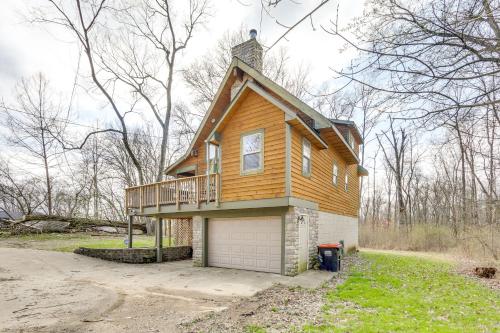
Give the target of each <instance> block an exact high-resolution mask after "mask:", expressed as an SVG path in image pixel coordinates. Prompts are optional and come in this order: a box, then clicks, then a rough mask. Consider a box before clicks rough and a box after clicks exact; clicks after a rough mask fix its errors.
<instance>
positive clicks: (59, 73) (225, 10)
mask: <svg viewBox="0 0 500 333" xmlns="http://www.w3.org/2000/svg"><path fill="white" fill-rule="evenodd" d="M179 1H180V0H179ZM41 3H42V4H43V3H44V1H43V0H25V1H18V0H2V1H1V2H0V94H1V96H2V97H3V98H8V95H9V94H10V93H11V92H12V88H13V86H14V84H15V82H16V81H18V80H19V79H20V78H21V77H23V76H30V75H32V74H34V73H36V72H38V71H42V72H43V73H44V74H45V75H46V76H47V77H48V78H49V79H50V81H51V83H52V84H53V86H54V87H55V88H56V90H60V91H63V92H66V93H67V92H68V89H70V87H71V85H72V82H73V80H74V72H75V68H76V66H77V59H78V48H77V45H76V43H74V41H73V40H72V39H71V36H68V35H65V34H63V33H62V31H61V30H60V29H55V28H53V27H49V26H42V25H39V24H32V23H30V22H29V21H28V20H29V17H30V10H31V9H32V8H33V7H34V6H38V5H40V4H41ZM297 3H298V4H294V3H293V2H291V1H289V2H286V5H280V6H278V7H277V9H276V10H273V12H272V15H273V16H274V17H275V18H276V19H277V20H279V21H280V22H281V23H283V24H287V25H291V24H293V23H295V22H296V21H297V20H298V19H299V18H301V17H302V16H303V15H304V13H305V12H306V11H307V10H310V9H312V8H314V7H316V6H317V5H318V3H319V1H318V0H303V1H301V2H297ZM174 4H175V1H174ZM362 4H363V1H340V2H338V1H335V0H330V1H329V2H328V3H327V4H326V5H324V6H323V7H322V8H321V9H320V10H319V11H318V12H317V13H316V14H315V15H314V20H313V22H314V27H313V26H312V25H311V23H310V22H309V21H305V22H304V23H302V24H301V25H300V26H299V27H298V28H297V29H295V30H293V31H292V33H290V34H289V35H288V36H287V40H282V41H281V42H280V43H279V44H278V45H277V46H276V47H278V46H286V47H287V48H288V49H289V50H290V56H291V61H293V62H294V63H296V64H298V63H304V64H309V65H310V69H311V73H310V75H311V78H312V83H313V85H317V86H319V85H320V84H321V83H322V82H324V81H325V80H327V79H328V78H329V77H330V75H331V72H330V71H329V67H330V66H335V67H340V66H342V64H345V63H346V61H349V55H348V54H347V55H346V54H340V53H339V49H340V48H341V47H342V44H341V42H340V41H339V40H338V39H335V38H332V37H331V36H329V35H327V34H326V33H325V32H323V31H322V29H321V25H324V26H329V20H334V19H335V18H336V16H337V15H336V13H337V6H339V20H340V22H341V23H342V24H344V25H345V24H347V23H349V21H350V19H352V17H353V16H355V15H360V14H361V11H362ZM210 11H211V13H212V14H213V15H212V17H211V18H210V19H209V21H208V23H207V25H206V27H204V28H201V29H200V30H199V31H198V32H197V33H196V35H195V36H194V39H193V40H192V42H191V44H190V45H189V48H188V51H187V52H186V53H185V54H184V59H183V62H182V65H183V66H185V65H187V64H188V63H189V62H190V61H191V60H193V59H195V58H196V57H199V56H201V55H203V54H204V53H206V52H207V51H208V50H210V49H211V48H213V47H214V44H215V42H216V41H217V39H219V38H220V37H221V36H222V35H223V34H224V32H226V31H231V30H238V29H239V28H240V27H241V26H242V25H243V26H247V27H249V28H256V29H258V30H259V39H260V40H261V41H262V42H263V43H264V44H267V45H270V44H271V43H272V42H274V41H275V40H276V39H277V38H278V37H279V36H280V35H281V34H282V33H283V31H284V28H282V27H280V26H279V25H277V24H276V23H275V22H274V19H273V18H270V17H269V16H267V15H265V14H264V16H263V20H262V22H261V7H260V1H259V0H239V1H233V0H226V1H220V0H218V1H212V2H211V10H210ZM177 82H178V83H179V84H180V83H181V82H179V81H177Z"/></svg>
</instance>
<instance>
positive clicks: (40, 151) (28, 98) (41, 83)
mask: <svg viewBox="0 0 500 333" xmlns="http://www.w3.org/2000/svg"><path fill="white" fill-rule="evenodd" d="M3 109H4V110H5V112H6V114H7V125H8V127H9V130H10V135H9V136H8V137H7V139H8V141H9V143H10V144H12V145H13V146H15V147H19V148H21V149H22V151H23V152H24V153H26V154H27V155H28V156H29V157H30V158H34V159H35V160H30V162H28V163H33V164H35V165H37V164H38V165H41V166H42V168H43V170H44V182H45V192H46V198H47V211H48V213H49V215H50V214H52V208H53V196H52V181H53V180H52V176H51V169H52V166H53V165H52V163H53V162H55V158H56V157H57V156H58V154H60V149H59V148H60V147H59V144H58V141H57V140H56V139H55V138H54V137H53V135H52V134H54V133H55V134H58V135H61V134H62V133H63V132H64V129H65V127H66V120H67V118H68V113H67V111H63V110H62V108H61V106H60V105H57V104H55V103H54V101H53V96H51V92H50V89H49V82H48V80H47V79H46V78H45V77H44V76H43V74H41V73H39V74H36V75H35V76H33V77H31V78H29V79H22V80H21V82H20V83H19V84H18V86H17V89H16V103H15V104H14V105H12V106H7V105H3Z"/></svg>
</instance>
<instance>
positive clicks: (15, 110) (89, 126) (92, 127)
mask: <svg viewBox="0 0 500 333" xmlns="http://www.w3.org/2000/svg"><path fill="white" fill-rule="evenodd" d="M2 108H3V109H6V110H9V111H12V112H18V113H22V114H26V115H30V116H31V115H32V114H31V113H29V112H26V111H24V110H19V109H14V108H11V107H8V106H2ZM48 119H50V120H53V121H57V122H60V123H63V124H67V125H74V126H80V127H86V128H89V129H92V130H97V131H104V130H106V128H100V127H96V126H92V125H87V124H82V123H77V122H73V121H70V120H67V119H61V118H57V117H48ZM130 133H131V134H133V135H139V136H144V137H149V138H155V139H163V138H162V137H161V136H157V135H149V134H144V133H136V132H130Z"/></svg>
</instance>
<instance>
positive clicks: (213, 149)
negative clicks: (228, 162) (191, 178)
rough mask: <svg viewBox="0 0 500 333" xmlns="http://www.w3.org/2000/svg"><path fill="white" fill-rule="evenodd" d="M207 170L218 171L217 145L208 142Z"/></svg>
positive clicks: (210, 171)
mask: <svg viewBox="0 0 500 333" xmlns="http://www.w3.org/2000/svg"><path fill="white" fill-rule="evenodd" d="M208 166H209V167H208V172H209V173H216V172H219V147H218V146H216V145H214V144H212V143H210V144H209V146H208Z"/></svg>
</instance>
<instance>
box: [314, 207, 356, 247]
mask: <svg viewBox="0 0 500 333" xmlns="http://www.w3.org/2000/svg"><path fill="white" fill-rule="evenodd" d="M318 225H319V235H318V242H319V243H320V244H323V243H338V242H339V241H340V240H343V241H344V246H345V249H346V251H352V250H355V249H356V248H357V247H358V218H357V217H351V216H345V215H338V214H332V213H327V212H319V224H318Z"/></svg>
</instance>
